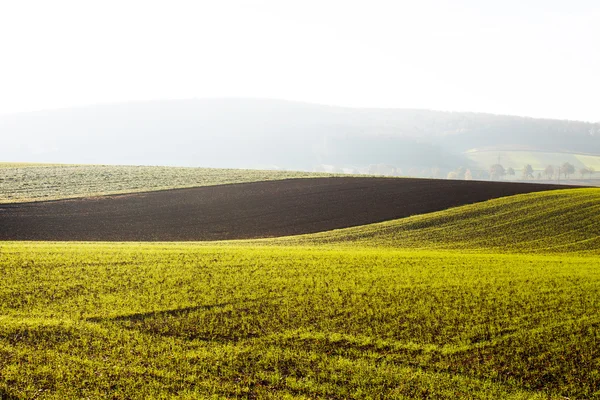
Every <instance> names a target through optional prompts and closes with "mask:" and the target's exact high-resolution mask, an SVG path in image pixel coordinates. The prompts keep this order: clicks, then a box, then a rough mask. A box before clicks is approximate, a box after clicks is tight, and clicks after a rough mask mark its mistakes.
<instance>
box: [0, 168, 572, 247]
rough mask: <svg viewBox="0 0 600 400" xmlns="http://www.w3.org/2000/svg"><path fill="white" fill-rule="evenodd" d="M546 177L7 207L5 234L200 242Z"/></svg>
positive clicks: (199, 191)
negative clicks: (509, 180) (511, 180)
mask: <svg viewBox="0 0 600 400" xmlns="http://www.w3.org/2000/svg"><path fill="white" fill-rule="evenodd" d="M558 188H565V186H556V185H546V184H522V183H508V182H477V181H453V180H428V179H393V178H312V179H290V180H283V181H271V182H254V183H244V184H234V185H222V186H209V187H200V188H191V189H177V190H166V191H158V192H148V193H136V194H129V195H116V196H101V197H94V198H82V199H73V200H59V201H48V202H37V203H19V204H5V205H1V206H0V240H57V241H66V240H69V241H195V240H221V239H244V238H260V237H274V236H285V235H296V234H302V233H312V232H320V231H326V230H331V229H337V228H345V227H350V226H357V225H364V224H369V223H373V222H381V221H385V220H391V219H397V218H403V217H407V216H410V215H415V214H423V213H428V212H432V211H439V210H443V209H446V208H449V207H454V206H459V205H464V204H470V203H475V202H480V201H484V200H489V199H493V198H498V197H503V196H509V195H514V194H519V193H529V192H537V191H542V190H550V189H558Z"/></svg>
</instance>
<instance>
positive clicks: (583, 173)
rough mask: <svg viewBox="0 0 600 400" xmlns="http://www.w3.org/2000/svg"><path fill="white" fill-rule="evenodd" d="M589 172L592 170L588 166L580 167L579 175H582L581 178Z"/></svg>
mask: <svg viewBox="0 0 600 400" xmlns="http://www.w3.org/2000/svg"><path fill="white" fill-rule="evenodd" d="M589 172H590V171H589V170H588V169H587V168H586V167H581V168H579V175H580V176H581V179H583V177H584V176H585V175H586V174H588V173H589Z"/></svg>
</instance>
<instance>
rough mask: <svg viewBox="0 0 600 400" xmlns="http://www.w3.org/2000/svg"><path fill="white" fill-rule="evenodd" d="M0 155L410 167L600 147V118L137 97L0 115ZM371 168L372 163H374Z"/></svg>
mask: <svg viewBox="0 0 600 400" xmlns="http://www.w3.org/2000/svg"><path fill="white" fill-rule="evenodd" d="M0 135H1V137H2V144H1V145H0V160H3V161H28V162H63V163H97V164H98V163H100V164H143V165H182V166H205V167H230V168H284V169H297V170H319V169H321V170H327V169H328V168H329V169H330V170H331V171H329V172H342V171H344V172H374V173H382V172H385V173H386V174H390V175H393V174H396V175H401V174H403V175H407V174H408V170H409V169H413V171H421V170H422V169H426V168H427V169H431V168H433V167H436V168H439V169H440V170H441V171H442V172H443V171H446V170H452V169H454V168H456V167H458V166H465V167H469V166H474V165H475V163H474V161H473V160H472V159H471V158H469V157H467V156H466V155H465V154H464V153H465V151H467V150H469V149H473V148H487V149H489V148H494V147H496V146H498V147H499V148H503V149H506V148H518V149H523V148H525V149H541V150H543V151H546V152H563V153H564V152H566V153H586V154H590V153H591V154H600V124H592V123H586V122H575V121H558V120H546V119H533V118H521V117H510V116H498V115H490V114H475V113H458V112H440V111H428V110H410V109H366V108H364V109H359V108H343V107H332V106H323V105H314V104H306V103H298V102H289V101H281V100H258V99H205V100H176V101H155V102H137V103H127V104H113V105H101V106H92V107H84V108H74V109H62V110H52V111H40V112H32V113H21V114H13V115H5V116H0ZM369 169H371V171H369Z"/></svg>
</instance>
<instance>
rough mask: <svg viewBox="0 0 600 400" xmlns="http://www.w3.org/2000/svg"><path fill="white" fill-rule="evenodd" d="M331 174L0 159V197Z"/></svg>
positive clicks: (78, 194)
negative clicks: (55, 163) (71, 163)
mask: <svg viewBox="0 0 600 400" xmlns="http://www.w3.org/2000/svg"><path fill="white" fill-rule="evenodd" d="M319 176H320V177H324V176H332V174H326V173H309V172H293V171H292V172H290V171H260V170H241V169H219V168H184V167H148V166H107V165H53V164H26V163H4V164H1V163H0V203H14V202H28V201H39V200H56V199H64V198H73V197H88V196H99V195H106V194H118V193H135V192H145V191H152V190H164V189H173V188H184V187H196V186H210V185H221V184H228V183H242V182H257V181H269V180H277V179H289V178H308V177H319Z"/></svg>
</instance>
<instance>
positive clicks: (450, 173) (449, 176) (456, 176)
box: [446, 171, 458, 179]
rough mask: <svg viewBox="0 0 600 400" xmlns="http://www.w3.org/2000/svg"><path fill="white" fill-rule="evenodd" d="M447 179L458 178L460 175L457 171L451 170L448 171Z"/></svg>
mask: <svg viewBox="0 0 600 400" xmlns="http://www.w3.org/2000/svg"><path fill="white" fill-rule="evenodd" d="M446 179H458V175H457V174H456V171H450V172H448V175H447V176H446Z"/></svg>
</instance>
